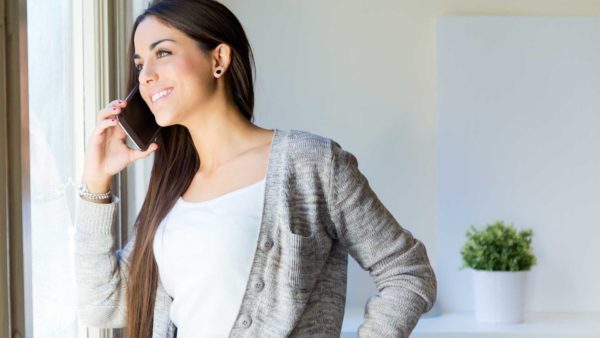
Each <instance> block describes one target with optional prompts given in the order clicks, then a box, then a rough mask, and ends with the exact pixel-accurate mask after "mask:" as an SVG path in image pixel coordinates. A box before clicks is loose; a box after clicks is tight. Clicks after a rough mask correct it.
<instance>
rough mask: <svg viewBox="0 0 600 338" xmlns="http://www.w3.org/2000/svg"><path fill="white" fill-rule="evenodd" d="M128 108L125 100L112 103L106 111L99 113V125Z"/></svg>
mask: <svg viewBox="0 0 600 338" xmlns="http://www.w3.org/2000/svg"><path fill="white" fill-rule="evenodd" d="M126 106H127V102H125V100H114V101H112V102H110V103H109V104H108V105H106V107H104V109H102V110H100V111H99V112H98V115H97V117H96V122H97V123H102V121H104V120H105V119H107V118H110V117H112V116H114V115H117V114H119V113H121V110H122V109H123V108H125V107H126Z"/></svg>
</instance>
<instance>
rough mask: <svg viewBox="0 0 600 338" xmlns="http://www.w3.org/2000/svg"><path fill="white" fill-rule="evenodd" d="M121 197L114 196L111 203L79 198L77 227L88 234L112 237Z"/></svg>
mask: <svg viewBox="0 0 600 338" xmlns="http://www.w3.org/2000/svg"><path fill="white" fill-rule="evenodd" d="M119 202H120V199H119V197H117V196H114V195H113V196H112V202H111V203H95V202H91V201H87V200H84V199H83V198H81V197H78V198H77V209H76V216H75V219H76V223H75V224H76V226H77V230H78V231H82V232H85V233H87V234H99V235H110V234H111V233H112V227H113V220H114V215H115V213H116V211H117V205H118V203H119Z"/></svg>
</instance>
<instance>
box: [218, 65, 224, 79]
mask: <svg viewBox="0 0 600 338" xmlns="http://www.w3.org/2000/svg"><path fill="white" fill-rule="evenodd" d="M222 71H223V68H221V67H219V68H217V77H219V76H220V75H221V72H222Z"/></svg>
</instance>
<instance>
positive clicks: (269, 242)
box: [263, 239, 273, 251]
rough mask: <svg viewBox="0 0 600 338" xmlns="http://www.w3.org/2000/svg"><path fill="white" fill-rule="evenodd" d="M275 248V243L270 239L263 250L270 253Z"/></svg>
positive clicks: (264, 244) (265, 242) (266, 241)
mask: <svg viewBox="0 0 600 338" xmlns="http://www.w3.org/2000/svg"><path fill="white" fill-rule="evenodd" d="M272 247H273V241H272V240H270V239H267V240H265V241H264V243H263V250H264V251H269V250H270V249H271V248H272Z"/></svg>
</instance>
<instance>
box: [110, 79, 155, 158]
mask: <svg viewBox="0 0 600 338" xmlns="http://www.w3.org/2000/svg"><path fill="white" fill-rule="evenodd" d="M125 101H126V102H127V106H126V107H125V108H124V109H122V110H121V113H120V114H118V115H117V118H118V120H119V126H121V128H122V129H123V131H125V134H127V136H128V137H129V139H130V140H131V142H132V143H133V144H134V146H135V147H136V148H137V150H140V151H146V150H147V149H148V147H150V145H151V144H152V142H155V141H156V137H157V136H158V134H159V132H160V129H161V126H159V125H158V124H157V123H156V119H155V118H154V114H152V111H150V108H149V107H148V105H147V104H146V102H145V101H144V99H143V98H142V95H141V94H140V90H139V83H136V85H135V86H134V87H133V89H132V90H131V92H129V94H127V97H126V98H125Z"/></svg>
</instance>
